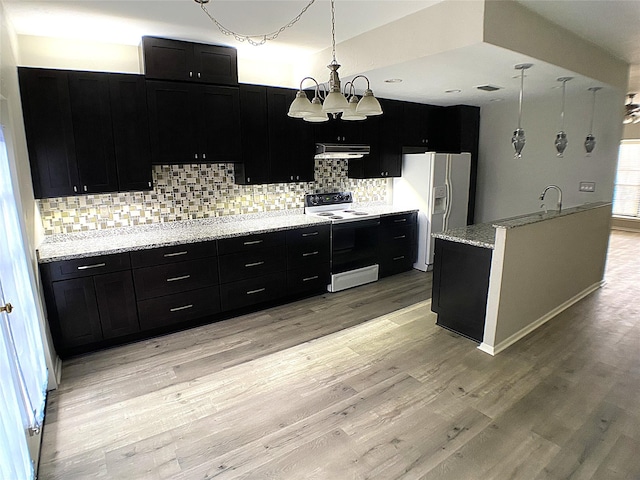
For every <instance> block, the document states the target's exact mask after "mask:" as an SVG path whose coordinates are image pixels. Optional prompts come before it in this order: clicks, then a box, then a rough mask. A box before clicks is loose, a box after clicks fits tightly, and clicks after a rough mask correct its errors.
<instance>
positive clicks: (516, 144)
mask: <svg viewBox="0 0 640 480" xmlns="http://www.w3.org/2000/svg"><path fill="white" fill-rule="evenodd" d="M531 67H533V64H532V63H520V64H518V65H516V66H515V67H514V68H515V69H516V70H520V102H519V107H518V128H517V129H516V130H515V131H514V132H513V137H512V138H511V143H512V144H513V148H514V149H515V151H516V153H515V154H514V156H513V158H521V157H522V149H523V148H524V144H525V142H526V138H525V136H524V130H523V129H522V98H523V96H524V71H525V70H528V69H529V68H531Z"/></svg>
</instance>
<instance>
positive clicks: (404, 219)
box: [394, 218, 407, 223]
mask: <svg viewBox="0 0 640 480" xmlns="http://www.w3.org/2000/svg"><path fill="white" fill-rule="evenodd" d="M406 221H407V219H406V218H400V219H398V220H394V222H395V223H402V222H406Z"/></svg>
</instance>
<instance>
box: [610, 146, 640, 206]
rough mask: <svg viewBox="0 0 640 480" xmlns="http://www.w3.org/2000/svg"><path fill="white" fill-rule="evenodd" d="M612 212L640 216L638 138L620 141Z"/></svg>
mask: <svg viewBox="0 0 640 480" xmlns="http://www.w3.org/2000/svg"><path fill="white" fill-rule="evenodd" d="M613 214H614V215H621V216H625V217H640V140H623V141H622V142H621V143H620V152H619V154H618V171H617V174H616V183H615V189H614V192H613Z"/></svg>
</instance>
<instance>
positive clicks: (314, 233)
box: [302, 232, 318, 237]
mask: <svg viewBox="0 0 640 480" xmlns="http://www.w3.org/2000/svg"><path fill="white" fill-rule="evenodd" d="M314 235H318V232H311V233H303V234H302V236H303V237H313V236H314Z"/></svg>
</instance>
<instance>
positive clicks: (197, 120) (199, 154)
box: [147, 81, 241, 165]
mask: <svg viewBox="0 0 640 480" xmlns="http://www.w3.org/2000/svg"><path fill="white" fill-rule="evenodd" d="M147 98H148V105H149V123H150V138H151V158H152V162H153V163H155V164H164V165H167V164H188V163H220V162H235V161H239V160H240V148H241V145H240V95H239V91H238V89H237V88H234V87H218V86H212V85H189V84H187V83H182V82H158V81H147Z"/></svg>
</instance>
